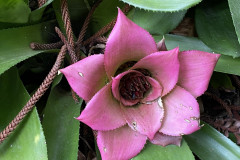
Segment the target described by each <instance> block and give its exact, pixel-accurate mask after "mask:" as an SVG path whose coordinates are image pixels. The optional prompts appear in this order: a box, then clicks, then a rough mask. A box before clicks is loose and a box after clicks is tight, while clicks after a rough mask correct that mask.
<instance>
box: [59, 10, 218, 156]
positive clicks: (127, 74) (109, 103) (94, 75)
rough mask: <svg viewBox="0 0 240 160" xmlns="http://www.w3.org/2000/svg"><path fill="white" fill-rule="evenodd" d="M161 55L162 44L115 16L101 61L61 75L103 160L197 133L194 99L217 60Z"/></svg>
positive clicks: (175, 51)
mask: <svg viewBox="0 0 240 160" xmlns="http://www.w3.org/2000/svg"><path fill="white" fill-rule="evenodd" d="M159 50H165V44H164V41H161V42H160V43H158V46H157V45H156V43H155V42H154V39H153V38H152V36H151V35H150V34H149V33H148V32H147V31H145V30H144V29H142V28H141V27H139V26H137V25H136V24H134V23H133V22H132V21H130V20H129V19H128V18H127V17H126V16H125V15H124V14H123V13H122V12H121V10H119V12H118V18H117V22H116V25H115V26H114V28H113V30H112V32H111V34H110V36H109V38H108V41H107V44H106V49H105V53H104V55H102V54H98V55H92V56H89V57H87V58H85V59H83V60H81V61H79V62H77V63H75V64H73V65H71V66H68V67H66V68H64V69H62V70H61V72H62V73H63V74H64V75H65V76H66V78H67V80H68V82H69V84H70V86H71V87H72V89H73V90H74V91H75V92H76V93H77V94H78V95H79V96H80V97H81V98H83V99H84V100H85V101H87V106H86V108H85V109H84V111H83V112H82V113H81V115H80V116H79V117H78V118H77V119H78V120H80V121H81V122H84V123H85V124H87V125H89V126H90V127H91V128H92V129H93V130H97V131H98V136H97V144H98V147H99V149H100V152H101V156H102V159H104V160H106V159H107V160H112V159H114V160H117V159H120V160H122V159H130V158H132V157H134V156H136V155H137V154H138V153H139V152H140V151H141V150H142V149H143V147H144V145H145V143H146V141H147V140H150V141H151V142H152V143H154V144H159V145H162V146H165V145H168V144H176V145H180V141H181V136H182V135H184V134H191V133H192V132H194V131H196V130H198V129H199V116H200V113H199V106H198V103H197V101H196V97H198V96H200V95H201V94H203V93H204V92H205V90H206V89H207V87H208V83H209V80H210V77H211V75H212V72H213V69H214V67H215V65H216V63H217V60H218V58H219V56H220V55H219V54H212V53H207V52H202V51H183V52H179V49H178V48H175V49H173V50H170V51H159Z"/></svg>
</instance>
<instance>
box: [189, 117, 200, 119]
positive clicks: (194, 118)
mask: <svg viewBox="0 0 240 160" xmlns="http://www.w3.org/2000/svg"><path fill="white" fill-rule="evenodd" d="M190 119H191V120H198V118H197V117H191V118H190Z"/></svg>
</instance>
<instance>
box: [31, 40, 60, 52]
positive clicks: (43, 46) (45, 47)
mask: <svg viewBox="0 0 240 160" xmlns="http://www.w3.org/2000/svg"><path fill="white" fill-rule="evenodd" d="M62 46H63V42H62V41H59V42H56V43H49V44H40V43H36V42H32V43H30V48H31V49H33V50H49V49H60V48H61V47H62Z"/></svg>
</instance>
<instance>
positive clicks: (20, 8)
mask: <svg viewBox="0 0 240 160" xmlns="http://www.w3.org/2000/svg"><path fill="white" fill-rule="evenodd" d="M30 12H31V10H30V8H29V7H28V5H27V4H26V3H25V2H24V1H23V0H4V1H3V0H2V1H0V22H10V23H26V22H28V16H29V14H30Z"/></svg>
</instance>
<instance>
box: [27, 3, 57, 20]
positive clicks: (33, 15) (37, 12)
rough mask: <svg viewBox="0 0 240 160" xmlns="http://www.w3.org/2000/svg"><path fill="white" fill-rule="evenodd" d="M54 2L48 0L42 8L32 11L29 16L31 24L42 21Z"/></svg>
mask: <svg viewBox="0 0 240 160" xmlns="http://www.w3.org/2000/svg"><path fill="white" fill-rule="evenodd" d="M52 2H53V0H48V1H47V2H46V3H45V4H44V5H42V6H41V7H40V8H38V9H36V10H34V11H32V12H31V13H30V16H29V22H36V21H39V20H41V18H42V15H43V12H44V10H45V9H46V7H47V6H48V5H49V4H51V3H52Z"/></svg>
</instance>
